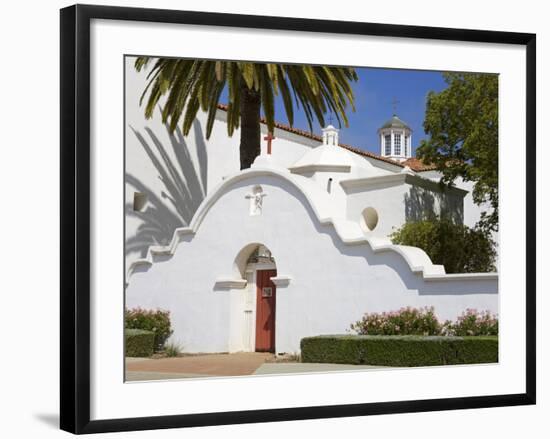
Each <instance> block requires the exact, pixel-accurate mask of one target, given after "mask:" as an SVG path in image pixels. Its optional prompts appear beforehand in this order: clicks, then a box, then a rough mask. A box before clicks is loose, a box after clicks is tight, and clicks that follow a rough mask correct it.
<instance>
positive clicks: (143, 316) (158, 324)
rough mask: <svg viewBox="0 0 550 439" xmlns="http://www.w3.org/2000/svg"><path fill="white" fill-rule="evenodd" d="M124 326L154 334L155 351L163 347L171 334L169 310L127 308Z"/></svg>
mask: <svg viewBox="0 0 550 439" xmlns="http://www.w3.org/2000/svg"><path fill="white" fill-rule="evenodd" d="M124 326H125V328H126V329H144V330H146V331H152V332H153V333H154V334H155V344H154V347H155V351H159V350H161V349H162V348H163V347H164V343H165V342H166V340H167V339H168V337H170V336H171V335H172V332H173V331H172V327H171V325H170V312H169V311H163V310H160V309H157V310H147V309H142V308H133V309H127V310H126V312H125V319H124Z"/></svg>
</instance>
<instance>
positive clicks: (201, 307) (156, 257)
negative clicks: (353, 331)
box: [125, 62, 498, 353]
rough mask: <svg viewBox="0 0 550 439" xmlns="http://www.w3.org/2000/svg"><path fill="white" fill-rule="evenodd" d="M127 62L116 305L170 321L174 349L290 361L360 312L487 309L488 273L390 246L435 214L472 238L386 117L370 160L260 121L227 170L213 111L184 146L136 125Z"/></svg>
mask: <svg viewBox="0 0 550 439" xmlns="http://www.w3.org/2000/svg"><path fill="white" fill-rule="evenodd" d="M132 64H133V63H131V62H129V63H128V66H127V72H126V74H127V84H126V87H127V89H126V121H127V129H126V138H125V146H126V152H125V154H126V189H125V197H126V207H125V209H126V223H125V231H126V269H127V274H126V291H125V294H126V306H127V307H128V308H133V307H138V306H139V307H142V308H148V309H155V308H160V309H165V310H168V311H170V316H171V321H172V327H173V329H174V333H173V335H172V340H173V341H174V342H176V343H179V344H180V345H181V346H182V347H183V350H184V351H185V352H237V351H269V352H275V353H298V352H299V350H300V340H301V339H302V338H303V337H306V336H313V335H320V334H342V333H345V332H346V331H347V330H348V329H349V327H350V324H351V323H353V322H355V321H357V320H359V319H360V318H361V316H362V315H363V314H364V313H365V312H381V311H392V310H397V309H399V308H401V307H405V306H412V307H424V306H433V307H434V309H435V313H436V315H437V316H438V317H439V318H440V319H441V320H445V319H455V318H456V317H457V316H458V315H460V314H461V313H462V312H463V311H465V310H466V309H467V308H477V309H478V310H489V311H491V312H492V313H497V312H498V275H497V274H496V273H474V274H446V273H445V270H444V268H443V266H440V265H434V264H433V263H432V262H431V261H430V259H429V257H428V256H427V255H426V253H425V252H424V251H422V250H421V249H419V248H415V247H407V246H402V245H394V244H392V243H391V240H390V238H389V235H390V234H391V233H392V232H393V231H395V230H396V229H397V228H399V227H401V226H402V225H403V224H405V223H406V222H407V221H415V220H420V219H424V218H431V217H433V216H435V215H437V216H442V217H448V218H451V219H452V220H453V221H456V222H459V223H465V224H467V225H469V226H473V225H474V224H475V222H476V221H477V220H478V219H479V215H480V212H481V208H480V207H479V206H477V205H475V204H474V203H473V202H472V198H471V186H470V185H468V184H464V183H462V182H457V184H456V185H455V187H451V188H449V187H445V186H442V185H440V184H439V183H438V181H439V177H440V175H439V173H438V172H437V171H436V170H435V169H433V168H432V167H429V166H425V165H423V164H422V163H421V162H420V161H419V160H417V159H415V158H413V157H412V149H413V148H412V146H413V144H412V130H411V129H410V127H409V126H408V125H407V124H406V123H405V122H403V121H402V120H400V119H399V118H398V117H397V116H396V115H394V116H393V117H392V118H391V119H390V120H389V121H388V122H386V123H385V124H383V125H382V126H381V127H380V129H379V130H378V137H379V140H380V145H379V146H380V154H374V153H371V152H368V151H364V150H362V149H359V148H357V147H354V146H350V145H345V144H342V143H340V141H339V137H338V136H339V131H338V129H336V128H335V127H334V126H332V125H328V126H327V127H325V128H324V129H323V130H322V133H320V134H321V135H317V134H314V133H309V132H304V131H301V130H299V129H295V128H291V127H289V126H286V125H283V124H276V127H275V130H274V132H273V133H272V134H268V133H267V129H266V125H265V124H263V123H262V133H263V135H262V140H263V141H262V152H261V155H259V156H258V157H257V158H256V160H255V162H254V164H253V165H252V167H251V168H250V169H246V170H242V171H241V170H239V134H240V133H239V130H236V132H235V133H234V135H233V137H228V136H227V128H226V116H227V114H226V111H225V110H226V109H225V107H224V106H223V105H220V106H219V109H218V112H217V116H216V123H215V124H214V128H213V132H212V136H211V137H210V139H209V140H206V139H205V137H204V128H203V127H204V124H205V119H206V115H205V114H199V116H198V118H197V120H196V121H195V123H194V126H193V129H192V130H191V132H190V134H189V136H186V137H184V136H182V134H181V131H179V130H176V132H175V133H174V134H173V135H171V134H169V132H168V130H167V128H166V127H165V126H163V125H162V123H161V121H160V119H161V118H160V117H159V116H160V114H159V113H157V114H155V117H153V118H152V119H151V120H145V118H144V116H143V108H141V107H140V106H139V104H138V101H139V93H140V91H141V90H142V89H143V84H144V83H143V78H142V77H140V75H138V74H137V73H136V72H134V71H133V68H132Z"/></svg>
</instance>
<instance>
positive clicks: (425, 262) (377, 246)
mask: <svg viewBox="0 0 550 439" xmlns="http://www.w3.org/2000/svg"><path fill="white" fill-rule="evenodd" d="M262 176H270V177H276V178H281V179H284V180H286V181H288V182H289V183H291V184H292V185H294V186H295V187H296V188H297V189H298V190H300V191H301V192H302V193H303V194H304V196H305V198H306V200H307V201H308V203H309V206H310V208H311V209H312V211H313V212H314V213H315V216H316V218H317V220H318V221H319V223H320V224H323V225H333V226H334V228H335V230H336V233H337V234H338V236H339V238H340V240H341V241H342V242H343V243H344V244H350V245H360V244H368V245H369V246H370V248H371V249H372V250H373V251H374V252H375V253H379V252H387V251H393V252H396V253H397V254H399V255H400V256H401V257H403V259H404V260H405V261H406V262H407V264H408V265H409V267H410V269H411V271H412V272H414V273H421V274H422V276H423V277H424V278H425V279H426V280H430V279H432V280H433V279H439V280H441V279H445V278H448V279H457V278H463V279H466V278H480V279H495V280H496V279H498V274H497V273H474V274H464V275H448V274H445V269H444V267H443V266H442V265H435V264H433V263H432V261H431V260H430V258H429V256H428V255H427V254H426V252H424V251H423V250H422V249H420V248H417V247H410V246H404V245H396V244H392V243H391V241H390V240H389V239H387V238H380V237H368V236H366V235H365V234H364V233H363V231H362V229H361V227H360V225H359V224H358V223H356V222H353V221H348V220H342V219H334V218H333V212H332V209H331V206H330V198H329V197H328V196H327V194H325V193H323V192H322V191H321V190H320V189H319V188H318V187H317V186H316V185H314V184H312V183H311V182H310V181H309V180H308V179H307V178H303V177H300V176H295V175H293V174H290V173H289V172H288V171H286V170H283V169H274V168H255V169H248V170H245V171H242V172H239V173H236V174H235V175H233V176H231V177H228V178H226V179H225V180H224V181H223V182H222V183H220V184H219V185H218V187H217V188H216V189H215V190H213V191H212V193H211V194H210V195H209V196H207V197H206V198H205V199H204V200H203V202H202V203H201V205H200V206H199V208H198V209H197V212H196V213H195V215H194V216H193V219H192V221H191V223H190V224H189V226H187V227H181V228H178V229H176V230H175V231H174V235H173V237H172V240H171V242H170V244H168V245H166V246H151V247H150V248H149V250H148V252H147V256H146V257H145V258H143V259H138V260H136V261H135V262H133V263H132V264H131V265H130V267H129V268H128V273H127V276H128V278H129V277H130V276H131V274H132V273H133V272H134V269H135V268H136V267H137V266H140V265H141V266H143V265H150V264H152V263H153V262H154V260H155V256H157V255H160V256H167V255H168V256H169V255H173V254H174V252H175V251H176V249H177V246H178V244H179V242H180V240H181V237H182V236H185V235H192V234H194V233H196V232H197V230H198V229H199V227H200V225H201V223H202V221H203V219H204V218H205V216H206V215H207V214H208V212H209V210H210V208H211V207H212V206H213V205H214V203H215V202H216V201H217V200H218V199H219V198H220V197H221V196H222V195H223V194H224V193H225V191H226V190H228V188H230V187H231V186H232V185H234V184H236V183H238V182H242V181H244V180H247V179H251V178H256V177H262Z"/></svg>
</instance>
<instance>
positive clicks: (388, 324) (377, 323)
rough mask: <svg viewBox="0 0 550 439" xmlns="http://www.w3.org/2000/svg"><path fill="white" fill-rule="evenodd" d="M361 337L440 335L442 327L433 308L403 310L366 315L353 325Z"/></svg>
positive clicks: (352, 327)
mask: <svg viewBox="0 0 550 439" xmlns="http://www.w3.org/2000/svg"><path fill="white" fill-rule="evenodd" d="M351 329H352V330H353V331H355V332H357V333H358V334H359V335H439V334H440V333H441V329H442V325H441V324H440V323H439V321H438V320H437V318H436V316H435V314H434V309H433V307H432V308H428V307H426V308H421V309H417V308H410V307H407V308H401V309H400V310H399V311H391V312H383V313H372V314H365V315H364V316H363V318H362V319H361V320H359V321H358V322H355V323H354V324H352V325H351Z"/></svg>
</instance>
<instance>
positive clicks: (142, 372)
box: [126, 352, 379, 381]
mask: <svg viewBox="0 0 550 439" xmlns="http://www.w3.org/2000/svg"><path fill="white" fill-rule="evenodd" d="M271 358H273V354H269V353H261V352H239V353H235V354H208V355H192V356H185V357H177V358H161V359H149V358H126V381H151V380H170V379H182V378H202V377H223V376H239V375H265V374H288V373H311V372H328V371H349V370H362V369H379V367H378V366H355V365H348V364H321V363H286V362H279V363H272V362H266V360H269V359H271Z"/></svg>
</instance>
